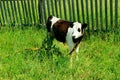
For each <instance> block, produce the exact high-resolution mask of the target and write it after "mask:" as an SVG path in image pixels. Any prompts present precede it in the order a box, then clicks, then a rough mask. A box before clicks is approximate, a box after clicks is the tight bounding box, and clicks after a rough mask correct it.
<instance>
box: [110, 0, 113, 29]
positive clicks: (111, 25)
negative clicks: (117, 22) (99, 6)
mask: <svg viewBox="0 0 120 80" xmlns="http://www.w3.org/2000/svg"><path fill="white" fill-rule="evenodd" d="M110 27H111V30H113V29H112V28H113V0H110Z"/></svg>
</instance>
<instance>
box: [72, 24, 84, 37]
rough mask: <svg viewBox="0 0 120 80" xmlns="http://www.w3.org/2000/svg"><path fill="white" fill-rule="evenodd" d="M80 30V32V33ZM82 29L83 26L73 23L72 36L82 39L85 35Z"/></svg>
mask: <svg viewBox="0 0 120 80" xmlns="http://www.w3.org/2000/svg"><path fill="white" fill-rule="evenodd" d="M78 28H79V29H80V32H79V31H78ZM81 29H82V24H80V23H78V22H74V23H73V34H72V36H74V37H75V38H79V37H81V36H82V35H83V34H82V32H81Z"/></svg>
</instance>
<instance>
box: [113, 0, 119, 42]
mask: <svg viewBox="0 0 120 80" xmlns="http://www.w3.org/2000/svg"><path fill="white" fill-rule="evenodd" d="M119 30H120V28H119V27H118V0H115V27H114V33H115V34H117V35H114V37H115V38H114V39H117V41H119V40H120V39H119V38H120V36H119V35H120V32H119Z"/></svg>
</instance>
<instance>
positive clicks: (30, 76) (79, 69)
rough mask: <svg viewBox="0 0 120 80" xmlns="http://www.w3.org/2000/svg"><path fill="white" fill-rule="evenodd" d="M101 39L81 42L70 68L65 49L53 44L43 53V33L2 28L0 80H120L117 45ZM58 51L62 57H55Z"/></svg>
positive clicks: (118, 47) (95, 37)
mask: <svg viewBox="0 0 120 80" xmlns="http://www.w3.org/2000/svg"><path fill="white" fill-rule="evenodd" d="M100 36H101V35H97V36H96V35H95V36H94V35H91V36H90V38H89V39H83V40H82V42H81V44H80V50H79V60H78V61H76V60H75V58H74V61H73V66H72V68H71V67H70V62H69V60H70V56H69V55H68V54H67V53H68V51H69V50H68V47H67V45H64V44H62V43H59V42H57V41H56V40H54V44H53V46H52V47H51V48H52V49H50V50H46V49H44V47H46V46H43V42H44V40H45V37H46V31H45V30H44V29H40V30H38V29H36V28H33V27H29V28H27V29H24V30H21V29H15V30H14V31H12V30H11V29H4V28H3V29H2V30H0V80H56V79H57V80H68V79H71V80H103V79H104V80H120V46H119V44H120V42H119V41H114V39H113V38H114V36H113V35H112V34H110V36H109V37H107V36H105V37H104V39H102V38H101V37H100ZM86 37H87V35H86ZM28 48H41V49H40V50H38V51H36V50H35V51H33V50H27V49H28ZM58 51H60V52H62V54H60V55H57V54H56V53H58ZM51 53H52V54H51Z"/></svg>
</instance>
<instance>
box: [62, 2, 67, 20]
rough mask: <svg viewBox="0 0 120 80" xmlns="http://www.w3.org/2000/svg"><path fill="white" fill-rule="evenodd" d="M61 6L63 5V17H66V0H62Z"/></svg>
mask: <svg viewBox="0 0 120 80" xmlns="http://www.w3.org/2000/svg"><path fill="white" fill-rule="evenodd" d="M63 7H64V18H65V19H67V11H66V10H67V9H66V0H63Z"/></svg>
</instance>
